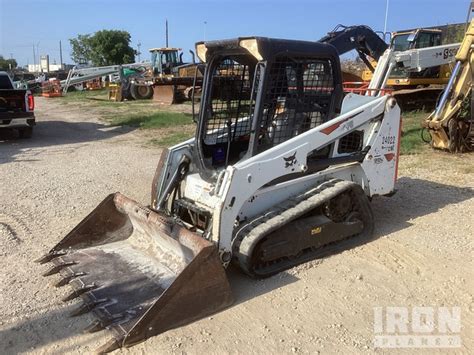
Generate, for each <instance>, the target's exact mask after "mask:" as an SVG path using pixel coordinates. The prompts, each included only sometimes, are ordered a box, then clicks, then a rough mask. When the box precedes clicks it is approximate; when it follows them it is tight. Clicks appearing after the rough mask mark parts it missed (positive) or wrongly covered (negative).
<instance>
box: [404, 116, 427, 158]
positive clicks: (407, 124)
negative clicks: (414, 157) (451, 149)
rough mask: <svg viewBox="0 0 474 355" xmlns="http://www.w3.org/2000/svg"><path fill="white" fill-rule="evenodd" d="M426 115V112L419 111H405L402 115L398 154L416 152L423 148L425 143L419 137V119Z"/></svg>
mask: <svg viewBox="0 0 474 355" xmlns="http://www.w3.org/2000/svg"><path fill="white" fill-rule="evenodd" d="M427 116H428V114H427V113H426V112H421V111H414V112H407V113H406V114H404V115H403V117H402V139H401V143H400V154H416V153H420V152H421V151H423V149H425V147H426V146H427V145H426V143H425V142H423V140H422V139H421V121H422V120H423V119H425V118H426V117H427ZM426 134H427V133H426Z"/></svg>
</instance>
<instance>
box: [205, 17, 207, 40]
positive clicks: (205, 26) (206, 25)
mask: <svg viewBox="0 0 474 355" xmlns="http://www.w3.org/2000/svg"><path fill="white" fill-rule="evenodd" d="M206 32H207V21H204V42H206Z"/></svg>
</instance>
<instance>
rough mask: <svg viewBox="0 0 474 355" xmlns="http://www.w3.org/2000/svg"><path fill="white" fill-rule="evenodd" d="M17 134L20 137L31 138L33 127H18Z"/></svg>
mask: <svg viewBox="0 0 474 355" xmlns="http://www.w3.org/2000/svg"><path fill="white" fill-rule="evenodd" d="M18 135H19V137H20V138H21V139H25V138H31V136H32V135H33V127H26V128H20V129H18Z"/></svg>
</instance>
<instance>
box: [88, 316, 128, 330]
mask: <svg viewBox="0 0 474 355" xmlns="http://www.w3.org/2000/svg"><path fill="white" fill-rule="evenodd" d="M123 318H124V316H123V315H121V314H116V315H113V316H111V317H108V318H102V317H101V319H96V320H94V321H93V322H92V323H91V324H89V325H88V326H87V327H86V329H84V331H85V332H86V333H95V332H98V331H100V330H102V329H105V328H106V327H108V326H109V325H111V324H112V323H115V322H118V321H120V320H121V319H123Z"/></svg>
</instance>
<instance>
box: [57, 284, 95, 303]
mask: <svg viewBox="0 0 474 355" xmlns="http://www.w3.org/2000/svg"><path fill="white" fill-rule="evenodd" d="M95 288H97V285H96V284H91V285H85V286H82V287H81V288H79V289H77V290H74V291H72V292H71V293H70V294H69V295H67V296H66V297H64V298H63V302H68V301H71V300H73V299H74V298H77V297H79V296H80V295H82V294H83V293H86V292H88V291H91V290H93V289H95Z"/></svg>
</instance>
